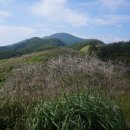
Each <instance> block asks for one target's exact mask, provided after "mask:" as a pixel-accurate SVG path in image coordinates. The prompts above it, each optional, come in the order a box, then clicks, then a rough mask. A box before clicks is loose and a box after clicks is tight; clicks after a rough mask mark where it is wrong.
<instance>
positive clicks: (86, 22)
mask: <svg viewBox="0 0 130 130" xmlns="http://www.w3.org/2000/svg"><path fill="white" fill-rule="evenodd" d="M56 32H67V33H71V34H74V35H76V36H79V37H83V38H97V39H100V40H103V41H104V42H107V43H110V42H114V41H122V40H130V0H0V46H3V45H8V44H12V43H15V42H18V41H21V40H24V39H27V38H31V37H34V36H38V37H44V36H46V35H50V34H53V33H56Z"/></svg>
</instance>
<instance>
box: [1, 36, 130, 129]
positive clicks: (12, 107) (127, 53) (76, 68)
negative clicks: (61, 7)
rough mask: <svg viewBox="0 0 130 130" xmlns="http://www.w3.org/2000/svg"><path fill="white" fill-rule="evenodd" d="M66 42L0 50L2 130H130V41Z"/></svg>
mask: <svg viewBox="0 0 130 130" xmlns="http://www.w3.org/2000/svg"><path fill="white" fill-rule="evenodd" d="M53 36H54V38H57V37H58V36H59V37H60V38H61V40H62V41H61V40H58V39H52V38H53ZM66 36H67V37H68V38H67V40H69V41H70V42H72V41H73V40H74V39H75V37H73V38H74V39H73V38H72V37H70V39H69V36H70V35H66ZM71 38H72V39H71ZM65 39H66V38H65ZM63 40H64V35H63V36H62V35H59V34H55V35H52V36H50V37H45V38H43V39H41V38H32V39H28V40H25V41H22V42H20V43H18V44H14V45H11V46H6V47H1V48H0V57H1V58H9V57H14V58H9V59H2V60H0V130H72V129H74V130H86V129H87V130H127V128H126V127H127V126H129V124H130V123H129V122H130V79H129V76H128V73H127V72H128V71H129V68H125V65H130V41H129V42H119V43H113V44H108V45H106V44H104V43H103V42H102V41H100V40H96V39H87V40H85V41H84V39H77V40H81V41H80V42H79V43H77V42H76V43H75V44H72V45H68V46H67V45H66V44H65V43H64V42H63ZM69 41H65V42H68V43H67V44H71V43H69ZM42 50H43V51H42ZM84 52H87V53H88V54H87V55H86V53H84ZM23 54H24V55H23ZM93 54H94V55H95V57H93V56H94V55H93ZM21 55H22V56H21ZM92 55H93V56H92ZM18 56H19V57H18ZM96 57H98V58H99V59H97V58H96ZM109 60H112V61H109ZM104 61H105V62H104ZM113 61H114V62H113ZM119 62H123V63H125V65H123V64H119Z"/></svg>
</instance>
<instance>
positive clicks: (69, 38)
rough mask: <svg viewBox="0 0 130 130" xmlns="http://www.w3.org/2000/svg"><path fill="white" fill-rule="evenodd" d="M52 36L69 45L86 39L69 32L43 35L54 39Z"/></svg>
mask: <svg viewBox="0 0 130 130" xmlns="http://www.w3.org/2000/svg"><path fill="white" fill-rule="evenodd" d="M52 38H56V39H59V40H61V41H62V42H64V43H66V44H67V45H71V44H74V43H78V42H82V41H84V40H85V39H82V38H79V37H76V36H73V35H71V34H68V33H55V34H53V35H50V36H46V37H43V39H52Z"/></svg>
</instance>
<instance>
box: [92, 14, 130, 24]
mask: <svg viewBox="0 0 130 130" xmlns="http://www.w3.org/2000/svg"><path fill="white" fill-rule="evenodd" d="M125 22H130V15H106V16H102V17H98V18H94V19H93V21H92V24H96V25H117V26H119V24H122V23H125Z"/></svg>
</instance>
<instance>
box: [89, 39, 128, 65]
mask: <svg viewBox="0 0 130 130" xmlns="http://www.w3.org/2000/svg"><path fill="white" fill-rule="evenodd" d="M89 51H90V53H92V52H95V53H96V55H97V56H98V57H99V58H100V59H102V60H103V61H107V60H112V61H117V62H119V61H121V62H123V63H125V64H127V65H130V41H128V42H117V43H111V44H108V45H104V46H99V47H91V48H90V49H89Z"/></svg>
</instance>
